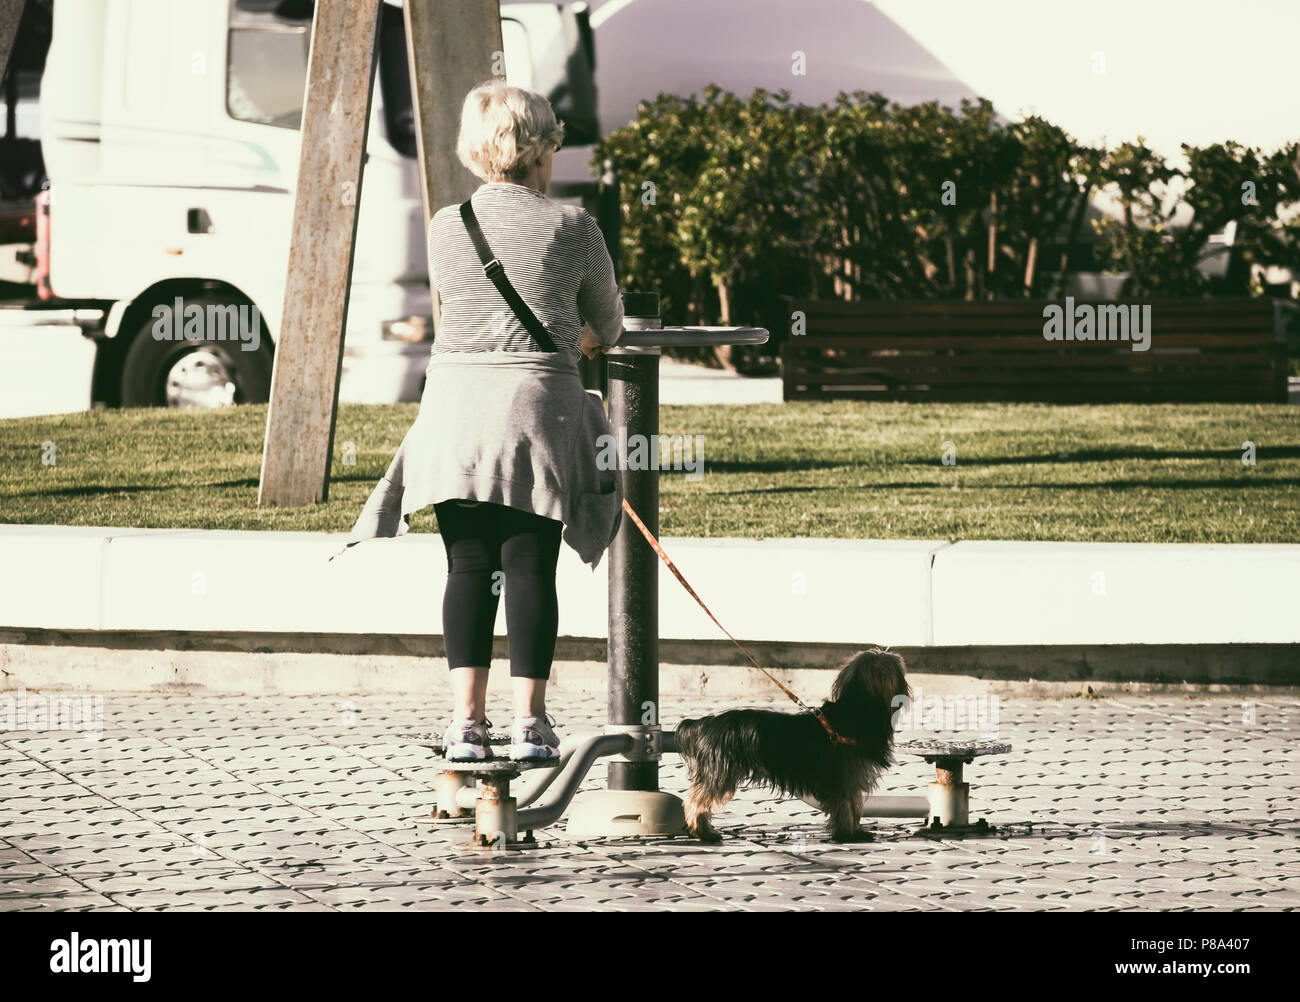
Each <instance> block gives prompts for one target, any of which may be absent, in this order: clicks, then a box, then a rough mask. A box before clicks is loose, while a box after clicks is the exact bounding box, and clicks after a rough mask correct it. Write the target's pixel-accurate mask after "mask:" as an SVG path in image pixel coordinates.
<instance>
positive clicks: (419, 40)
mask: <svg viewBox="0 0 1300 1002" xmlns="http://www.w3.org/2000/svg"><path fill="white" fill-rule="evenodd" d="M405 21H406V56H407V65H408V66H409V67H410V71H411V108H412V110H413V111H414V112H415V121H416V130H415V145H416V150H417V151H418V153H419V159H420V197H421V200H422V201H423V203H424V232H425V235H426V237H427V235H428V232H429V220H430V219H432V218H433V214H434V213H435V212H437V211H438V210H439V209H440V208H442V207H443V206H444V205H454V204H458V203H460V202H463V201H465V199H467V198H469V196H470V195H471V194H472V193H473V191H474V189H475V188H477V187H478V185H479V180H478V178H476V177H475V176H474V175H473V174H471V173H470V172H469V171H468V170H466V169H465V167H464V165H462V164H461V162H460V160H458V159H457V157H456V138H457V135H458V133H459V131H460V109H461V105H462V104H463V103H464V101H465V95H466V94H468V93H469V92H470V90H471V89H472V88H474V87H476V86H477V85H478V84H481V83H483V81H485V80H489V79H491V78H492V77H493V76H500V75H502V74H504V72H505V43H504V42H503V41H502V38H501V8H500V5H499V3H498V0H406V18H405ZM441 312H442V311H441V310H440V309H439V303H438V299H437V295H436V292H435V295H434V304H433V329H434V335H435V337H436V336H437V331H438V327H439V326H440V325H441Z"/></svg>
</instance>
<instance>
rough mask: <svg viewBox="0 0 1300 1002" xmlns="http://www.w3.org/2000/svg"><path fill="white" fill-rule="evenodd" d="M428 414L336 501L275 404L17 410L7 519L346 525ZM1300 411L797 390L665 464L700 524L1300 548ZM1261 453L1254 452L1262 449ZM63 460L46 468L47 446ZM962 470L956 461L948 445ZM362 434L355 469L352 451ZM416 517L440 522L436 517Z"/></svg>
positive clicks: (675, 523) (345, 433)
mask: <svg viewBox="0 0 1300 1002" xmlns="http://www.w3.org/2000/svg"><path fill="white" fill-rule="evenodd" d="M415 414H416V405H415V404H401V405H393V406H370V407H367V406H344V407H342V408H340V412H339V426H338V432H337V435H336V451H335V458H334V470H333V473H334V476H333V481H332V486H331V490H330V500H329V502H328V503H327V504H321V505H315V506H312V507H309V508H303V509H285V510H278V509H274V508H269V509H264V510H259V509H258V507H257V503H256V502H257V478H258V473H259V469H260V463H261V449H262V434H263V430H264V425H265V421H266V408H265V407H264V406H256V407H241V408H236V409H233V410H227V411H215V412H214V411H202V412H199V411H195V412H176V411H166V410H132V411H96V412H91V413H86V414H76V415H69V416H64V417H54V418H24V419H21V420H11V421H0V521H3V522H29V523H61V524H67V525H111V526H158V527H178V526H179V527H192V528H205V529H305V530H324V531H345V530H347V529H348V528H350V527H351V525H352V522H353V520H354V519H355V518H356V515H357V512H358V511H359V510H360V507H361V505H362V503H363V502H364V501H365V498H366V496H367V495H368V494H369V492H370V490H371V488H372V487H373V486H374V484H375V482H376V481H377V480H378V479H379V477H380V476H381V475H382V473H383V472H384V469H385V468H386V467H387V465H388V461H389V459H390V458H391V456H392V453H393V451H394V450H395V449H396V447H397V445H398V443H399V442H400V441H401V439H402V435H403V434H404V433H405V431H406V429H407V427H408V426H409V424H410V422H411V421H412V420H413V419H414V417H415ZM1298 416H1300V411H1297V410H1296V409H1295V408H1289V407H1287V406H1284V405H1262V404H1261V405H1254V404H1251V405H1245V404H1243V405H1235V404H1205V405H1194V404H1181V405H1118V406H1102V407H1060V406H1047V405H1034V404H888V403H855V402H836V403H791V404H772V405H755V406H744V407H721V406H718V407H713V406H703V407H664V408H663V413H662V416H661V425H662V427H661V433H662V434H665V435H669V434H681V435H690V436H695V435H702V436H704V439H703V456H704V469H705V472H704V475H703V476H702V477H700V478H698V479H692V478H690V477H689V476H688V475H687V474H686V473H685V472H679V471H665V472H664V473H663V475H662V476H661V478H660V483H661V490H662V498H661V503H662V513H661V516H660V517H661V529H662V531H663V532H664V533H665V534H668V535H684V536H748V537H764V536H830V537H858V538H877V539H878V538H893V539H918V538H933V539H1053V540H1085V541H1096V540H1110V541H1125V542H1233V543H1242V542H1251V543H1259V542H1297V541H1300V490H1297V486H1300V422H1298V421H1297V417H1298ZM1246 441H1251V442H1254V443H1255V445H1256V464H1255V465H1254V466H1253V467H1247V466H1245V465H1243V464H1242V461H1241V458H1242V443H1243V442H1246ZM47 442H50V443H53V449H54V460H55V462H54V465H45V464H44V463H43V461H42V460H43V457H44V456H47V455H48V448H47V447H46V446H45V445H44V443H47ZM945 442H951V443H952V444H953V447H954V448H955V454H956V463H955V465H947V466H945V465H943V463H942V461H941V455H942V452H943V449H944V443H945ZM348 443H354V445H355V462H353V463H351V464H348V463H345V461H344V451H343V450H344V448H345V447H347V445H348ZM414 521H415V525H414V528H415V529H416V530H417V531H420V530H425V531H428V530H432V529H434V528H435V523H434V519H433V513H432V510H431V509H429V510H426V512H424V513H422V514H421V515H419V516H417V517H416V519H415V520H414Z"/></svg>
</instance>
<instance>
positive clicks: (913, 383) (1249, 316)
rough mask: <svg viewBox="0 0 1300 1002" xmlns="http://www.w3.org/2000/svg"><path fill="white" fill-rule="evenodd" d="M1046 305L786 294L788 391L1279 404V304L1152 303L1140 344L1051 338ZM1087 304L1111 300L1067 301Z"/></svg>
mask: <svg viewBox="0 0 1300 1002" xmlns="http://www.w3.org/2000/svg"><path fill="white" fill-rule="evenodd" d="M1049 302H1050V303H1055V304H1056V305H1058V306H1061V307H1064V306H1065V301H1064V300H1051V301H1044V300H1013V301H1007V302H991V303H989V302H953V301H930V302H900V303H879V302H867V303H857V302H854V303H850V302H842V301H839V300H793V301H790V304H789V305H790V310H791V316H792V318H793V321H794V322H793V325H792V333H790V335H789V336H787V337H786V338H785V340H784V343H783V344H782V347H781V366H782V382H783V395H784V399H786V400H807V399H838V398H847V399H866V400H966V401H998V400H1012V401H1047V402H1054V403H1107V402H1126V401H1147V402H1158V401H1166V402H1170V401H1223V402H1244V403H1285V402H1286V399H1287V356H1286V344H1285V341H1284V339H1283V335H1282V333H1281V327H1282V325H1281V323H1279V322H1278V320H1277V319H1275V313H1276V312H1278V311H1280V309H1281V308H1282V304H1278V305H1277V306H1275V301H1274V300H1272V299H1269V298H1261V299H1249V298H1233V299H1227V298H1225V299H1181V300H1175V299H1166V300H1149V301H1147V303H1146V304H1145V305H1149V306H1150V307H1151V323H1150V331H1149V334H1150V345H1149V348H1148V349H1147V350H1146V351H1135V350H1133V348H1134V345H1133V342H1131V341H1123V340H1106V341H1081V340H1072V341H1056V340H1048V339H1047V338H1046V337H1045V336H1044V325H1045V324H1046V322H1047V321H1046V320H1045V319H1044V309H1045V307H1047V306H1048V305H1049ZM1129 302H1130V303H1133V304H1134V305H1143V304H1142V303H1141V301H1139V300H1130V301H1129ZM1084 305H1087V306H1091V307H1092V308H1093V309H1094V310H1096V309H1097V308H1098V307H1099V306H1107V307H1110V306H1114V305H1117V304H1113V303H1098V302H1096V301H1083V300H1080V301H1077V302H1074V303H1073V307H1074V310H1075V311H1078V310H1079V309H1080V307H1081V306H1084ZM1124 305H1128V303H1125V304H1124ZM800 314H802V317H801V316H800ZM800 321H802V324H803V329H804V333H802V334H800V333H796V331H798V329H799V324H800Z"/></svg>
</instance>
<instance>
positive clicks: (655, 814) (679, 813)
mask: <svg viewBox="0 0 1300 1002" xmlns="http://www.w3.org/2000/svg"><path fill="white" fill-rule="evenodd" d="M567 834H568V837H569V838H571V839H589V838H631V837H635V836H646V835H660V836H662V835H685V834H686V814H685V812H684V811H683V809H682V801H681V798H680V797H675V796H673V795H672V794H671V793H663V792H658V791H648V790H595V791H593V792H591V793H584V794H583V795H582V796H580V797H577V798H576V799H575V800H574V801H573V803H572V804H571V805H570V807H569V825H568V829H567Z"/></svg>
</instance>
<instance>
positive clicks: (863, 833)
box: [831, 828, 876, 842]
mask: <svg viewBox="0 0 1300 1002" xmlns="http://www.w3.org/2000/svg"><path fill="white" fill-rule="evenodd" d="M875 840H876V836H875V835H873V834H872V833H871V832H869V831H867V830H866V829H865V828H854V829H853V830H852V831H846V832H832V833H831V841H833V842H874V841H875Z"/></svg>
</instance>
